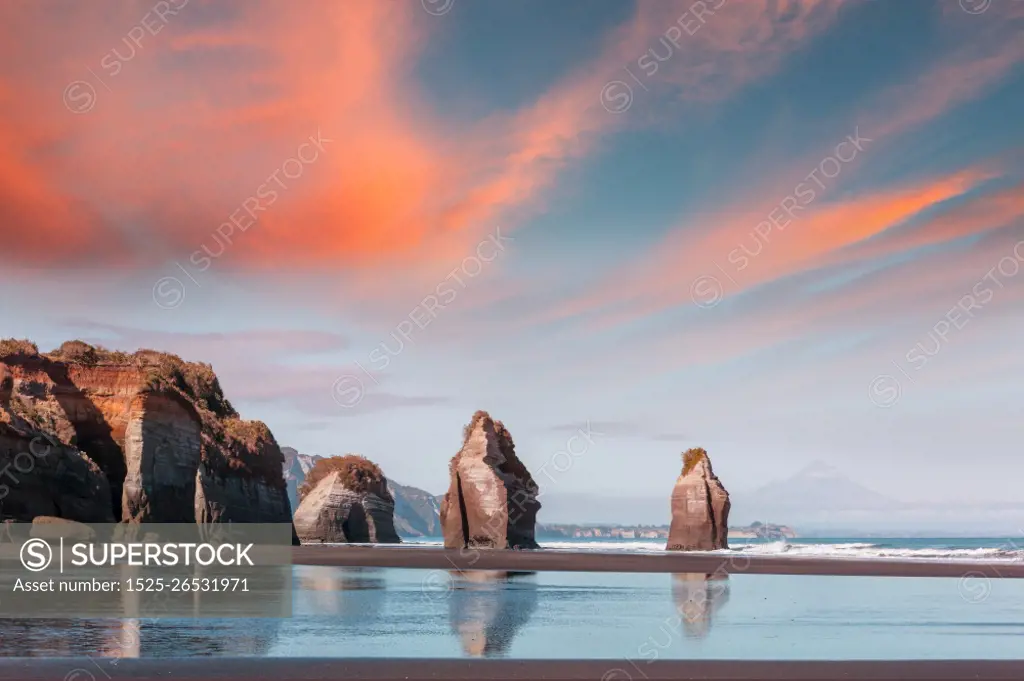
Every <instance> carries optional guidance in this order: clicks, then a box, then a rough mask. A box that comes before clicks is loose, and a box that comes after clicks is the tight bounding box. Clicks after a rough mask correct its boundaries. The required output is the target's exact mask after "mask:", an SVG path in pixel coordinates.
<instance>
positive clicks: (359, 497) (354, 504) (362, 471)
mask: <svg viewBox="0 0 1024 681" xmlns="http://www.w3.org/2000/svg"><path fill="white" fill-rule="evenodd" d="M300 496H301V499H302V501H301V502H300V503H299V508H298V509H297V510H296V511H295V531H296V533H297V534H298V536H299V539H301V540H302V541H303V542H324V543H361V544H365V543H369V544H397V543H399V542H400V541H401V540H400V539H399V538H398V534H397V533H396V532H395V524H394V515H395V501H394V498H392V496H391V492H390V491H389V490H388V481H387V479H386V478H385V477H384V474H383V473H382V472H381V470H380V468H379V467H378V466H377V465H376V464H374V463H372V462H370V461H368V460H367V459H365V458H363V457H361V456H351V455H350V456H335V457H330V458H327V459H320V460H319V461H317V463H316V465H314V466H313V468H312V470H310V472H309V476H308V477H307V479H306V481H305V483H304V484H303V486H302V488H301V489H300Z"/></svg>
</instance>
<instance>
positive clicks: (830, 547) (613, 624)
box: [0, 538, 1024, 670]
mask: <svg viewBox="0 0 1024 681" xmlns="http://www.w3.org/2000/svg"><path fill="white" fill-rule="evenodd" d="M438 542H439V540H430V539H426V540H421V541H419V542H409V544H410V545H409V546H407V547H403V548H401V549H396V550H416V549H415V546H414V544H416V543H423V544H431V545H433V544H436V543H438ZM731 544H732V545H733V548H732V549H730V551H731V552H735V553H737V554H743V553H772V554H782V555H794V556H808V555H814V556H821V557H826V556H827V557H834V558H839V559H842V558H845V557H856V558H873V559H877V560H888V559H895V558H901V559H906V558H912V559H918V560H925V561H931V560H942V561H951V560H953V561H962V562H964V563H965V564H969V563H970V562H972V561H979V560H985V561H1021V560H1024V553H1022V551H1021V550H1020V549H1018V548H1015V544H1014V543H1013V540H1012V538H1001V539H1000V538H997V539H878V538H865V539H848V538H844V539H831V540H830V539H800V540H791V541H787V542H765V541H756V540H736V541H733V542H731ZM544 545H545V546H546V547H550V548H551V549H552V550H604V551H660V550H662V544H661V543H660V542H658V543H655V542H653V541H650V540H635V541H631V540H581V541H558V542H545V543H544ZM292 573H293V614H292V617H290V618H278V619H269V618H268V619H191V620H190V619H145V620H115V619H105V620H100V619H51V620H40V619H22V620H6V621H5V622H4V626H3V628H2V632H0V656H5V657H71V656H87V655H89V656H108V657H179V656H230V657H237V656H267V657H310V656H312V657H358V658H403V657H408V658H414V657H431V658H477V657H480V658H511V659H573V658H599V659H618V660H625V661H626V663H627V664H630V665H632V666H633V667H636V668H637V669H638V670H642V668H643V665H644V664H647V663H648V662H649V661H652V660H659V659H723V660H742V659H775V660H801V659H806V660H862V659H876V660H902V659H957V658H960V659H1016V658H1019V657H1020V655H1021V644H1020V641H1021V640H1022V639H1021V636H1022V635H1024V621H1022V620H1021V618H1020V609H1021V606H1022V605H1024V580H1018V579H988V578H985V577H982V576H981V575H980V574H972V573H971V572H970V571H969V569H965V575H966V576H965V577H963V578H959V579H950V578H911V577H898V578H897V577H838V576H791V575H759V574H733V575H730V576H729V577H728V578H726V579H720V578H719V579H716V578H713V577H712V578H709V576H708V575H704V574H675V575H672V574H646V573H629V574H620V573H572V572H547V573H525V574H509V573H498V572H483V571H480V572H469V573H464V574H459V573H451V572H447V571H437V570H412V569H397V568H386V569H383V568H380V569H378V568H369V569H368V568H363V569H357V568H332V567H313V566H296V567H294V568H293V569H292ZM620 666H621V665H620Z"/></svg>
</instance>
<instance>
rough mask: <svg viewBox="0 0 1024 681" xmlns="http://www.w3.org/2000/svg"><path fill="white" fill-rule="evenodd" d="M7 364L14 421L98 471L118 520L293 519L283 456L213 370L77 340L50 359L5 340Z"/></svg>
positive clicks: (1, 344)
mask: <svg viewBox="0 0 1024 681" xmlns="http://www.w3.org/2000/svg"><path fill="white" fill-rule="evenodd" d="M0 363H3V364H4V365H5V366H6V370H7V372H8V374H9V378H10V384H11V395H12V399H10V400H9V402H10V403H11V404H12V405H14V406H13V407H12V408H11V411H12V413H15V414H16V415H18V416H19V417H20V418H22V419H23V420H24V421H26V422H28V423H30V424H32V425H33V427H34V428H36V429H37V430H38V431H39V432H41V433H44V434H47V435H49V436H50V437H51V438H53V439H54V440H56V441H57V442H59V443H60V444H61V445H63V446H66V447H69V448H71V449H77V450H79V451H81V452H83V453H84V454H85V455H86V456H87V458H88V459H89V460H91V461H94V462H95V465H96V467H97V468H98V469H99V470H100V471H101V472H102V476H103V477H104V478H105V479H106V483H107V487H108V489H109V492H108V495H109V501H108V504H107V506H108V508H109V509H110V514H111V516H112V517H113V519H115V520H125V521H129V522H194V521H199V522H229V521H232V522H290V520H291V506H290V504H289V503H288V497H287V492H286V488H285V483H284V477H283V475H282V474H281V464H282V462H283V457H282V455H281V451H280V448H279V447H278V446H277V443H276V441H275V440H274V438H273V435H272V434H270V431H269V429H267V427H266V426H265V425H264V424H262V423H259V422H250V421H242V420H241V419H240V418H239V416H238V413H237V412H236V411H235V410H234V408H233V407H232V406H231V404H230V402H228V400H227V399H226V398H225V397H224V394H223V391H222V390H221V387H220V383H219V381H218V380H217V377H216V375H215V374H214V372H213V369H212V367H210V366H209V365H208V364H201V363H192V362H185V361H184V360H182V359H181V358H180V357H177V356H176V355H170V354H167V353H161V352H156V351H152V350H139V351H137V352H135V353H132V354H128V353H123V352H113V351H109V350H105V349H102V348H96V347H93V346H91V345H88V344H86V343H82V342H81V341H69V342H67V343H64V344H63V345H62V346H61V347H60V348H59V349H58V350H56V351H54V352H51V353H47V354H41V353H39V352H38V350H37V349H36V348H35V346H34V345H32V344H30V343H27V342H24V341H0ZM15 397H16V398H17V399H13V398H15ZM42 515H60V516H62V517H70V516H67V515H65V514H62V513H45V514H42Z"/></svg>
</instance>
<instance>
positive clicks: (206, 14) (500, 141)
mask: <svg viewBox="0 0 1024 681" xmlns="http://www.w3.org/2000/svg"><path fill="white" fill-rule="evenodd" d="M107 4H117V7H116V11H112V12H110V13H105V12H95V11H92V12H87V11H84V10H80V9H78V8H70V9H69V8H67V7H65V6H64V5H59V6H58V5H51V4H47V3H28V2H24V3H15V5H16V11H15V12H13V13H12V16H13V18H12V20H11V21H9V22H8V23H7V24H6V25H5V27H4V28H0V31H2V32H3V34H2V35H0V43H5V41H6V43H5V44H6V45H7V46H8V47H6V48H0V49H4V50H5V52H6V54H5V55H4V56H5V57H9V58H8V59H7V60H6V63H8V64H23V63H24V64H33V67H32V69H31V70H29V69H28V68H27V67H22V68H16V69H14V70H12V71H11V73H10V74H9V75H7V76H6V77H5V79H4V81H3V85H2V86H0V87H2V88H3V90H0V92H16V93H17V98H16V99H14V100H9V102H10V106H8V107H6V108H7V112H6V113H2V114H0V116H2V117H3V118H2V119H0V122H2V123H3V127H4V128H5V129H7V131H8V134H7V135H5V136H4V137H3V138H2V140H0V142H2V144H3V145H4V149H5V151H7V152H8V153H7V154H6V155H5V158H4V159H3V160H0V164H3V168H2V169H0V177H4V178H19V179H18V183H17V184H14V183H13V182H12V183H11V184H10V185H9V186H10V187H14V186H18V187H19V191H18V194H19V196H20V197H21V198H20V199H19V202H17V203H15V202H11V203H9V204H8V205H9V206H17V207H16V208H13V209H9V215H8V216H7V217H9V218H10V219H9V220H7V221H5V222H4V223H3V224H2V225H0V230H2V232H0V236H2V238H3V239H4V241H5V242H6V243H7V244H9V245H10V250H11V252H12V253H17V254H18V255H19V256H20V257H22V258H23V259H24V260H25V263H26V264H33V263H38V262H39V260H38V258H41V257H43V255H44V254H43V253H42V251H43V248H42V246H43V244H44V243H46V244H52V243H54V242H56V243H58V244H65V245H67V251H66V252H65V251H62V250H61V249H60V248H54V247H51V248H49V249H47V253H46V254H45V255H46V257H47V262H52V263H54V264H55V263H57V262H64V261H66V260H67V259H68V258H69V257H70V256H72V255H81V254H82V253H83V250H82V249H83V248H84V247H86V246H88V245H89V244H93V245H95V244H101V245H102V248H100V249H98V250H99V251H100V252H102V253H104V254H105V255H106V256H107V257H116V258H118V260H120V261H125V260H128V259H131V260H132V261H134V262H135V263H136V264H137V265H140V266H141V265H147V264H151V263H153V262H155V261H159V260H163V259H167V258H179V259H180V258H184V259H188V258H189V257H190V255H191V254H193V253H195V252H197V251H201V253H200V254H199V257H200V258H203V257H212V255H208V254H205V251H211V252H212V253H219V252H222V251H223V252H224V253H225V255H224V262H225V263H234V264H243V265H246V266H250V267H253V266H254V267H260V268H268V267H299V266H301V267H310V266H313V267H317V266H319V267H327V268H331V267H335V266H337V265H339V264H346V265H351V264H372V263H374V262H378V261H380V260H382V259H396V258H397V259H399V260H401V261H404V262H406V263H412V264H414V265H415V264H417V263H421V262H423V261H424V260H430V259H436V258H438V257H444V258H450V257H452V256H454V255H457V254H459V253H461V250H462V249H464V247H465V235H464V234H460V233H469V234H474V233H487V232H489V231H491V230H492V229H493V228H494V225H495V223H496V222H498V221H499V219H502V218H504V217H506V216H509V215H511V214H515V212H517V211H520V210H521V209H523V208H529V206H530V205H532V204H534V203H535V202H537V201H538V200H540V199H541V198H542V197H543V194H544V192H545V191H546V190H547V189H548V188H549V187H550V186H551V185H552V183H553V182H554V181H555V179H556V177H557V173H558V171H559V170H560V169H561V168H562V167H563V166H564V165H565V164H566V163H567V162H570V161H572V160H573V159H576V158H579V157H581V156H583V155H585V154H587V153H589V152H590V151H592V149H593V148H594V146H595V143H596V141H597V140H598V139H600V137H601V136H602V135H605V134H607V133H609V132H612V131H614V130H616V129H618V128H619V127H621V126H622V125H624V124H628V119H627V118H623V117H616V116H614V115H612V114H610V113H609V112H608V111H606V110H605V109H604V108H603V107H602V106H601V100H600V96H601V92H602V87H603V86H604V84H605V83H606V82H608V80H609V79H612V78H621V77H624V75H623V74H624V71H623V69H624V68H626V67H628V66H630V65H631V64H632V65H633V68H634V69H635V68H636V65H635V61H636V60H637V59H638V58H639V57H641V56H642V55H644V54H645V53H646V52H647V50H648V49H652V50H653V49H655V47H656V46H659V45H660V47H658V49H660V52H659V53H658V54H660V55H662V56H663V55H664V54H665V52H664V50H665V46H666V44H668V45H669V46H670V47H672V50H673V52H672V55H671V58H670V59H668V60H667V61H665V62H664V63H662V64H660V68H659V71H658V73H657V74H656V75H653V76H651V79H650V81H649V83H650V87H651V88H652V89H653V88H656V87H658V86H659V85H660V86H665V87H683V88H684V89H686V90H687V91H688V92H692V93H693V96H694V97H695V98H699V99H701V98H703V99H706V98H708V97H709V96H710V97H721V96H726V95H727V94H728V93H729V92H731V91H733V90H734V89H735V88H737V87H740V86H742V85H743V84H745V83H746V82H749V81H750V80H751V79H753V78H756V77H757V75H758V74H759V73H762V72H763V71H764V69H766V68H770V67H771V65H772V64H774V63H776V62H777V60H778V57H779V56H780V55H781V54H783V53H785V52H786V51H787V50H789V49H791V48H792V46H793V45H795V44H796V43H797V42H799V41H800V40H802V39H803V38H804V37H805V36H806V35H807V34H808V33H809V32H812V31H813V30H817V27H820V26H822V25H825V24H827V16H828V15H829V14H830V11H826V10H827V9H828V8H829V7H834V6H835V4H834V3H815V2H807V3H789V4H788V5H787V7H790V8H791V9H792V10H793V11H791V12H787V14H786V16H785V17H782V16H780V15H778V14H777V12H776V10H775V8H776V6H777V3H774V2H769V0H764V1H763V2H757V3H753V2H752V3H728V4H726V5H725V6H724V7H722V8H721V9H720V10H719V11H715V12H714V13H713V14H711V15H708V16H705V17H704V18H703V20H702V22H701V23H700V26H699V30H698V31H697V32H696V33H694V34H693V35H686V34H684V33H682V30H681V29H680V28H679V26H680V24H679V21H680V20H681V17H683V15H684V14H685V13H686V12H688V11H690V9H691V8H692V3H691V2H679V3H676V4H666V3H641V4H640V5H639V6H638V11H637V14H636V16H634V17H633V18H632V19H631V20H630V21H628V22H626V23H625V24H623V25H622V26H620V27H619V28H618V29H616V30H615V31H613V32H612V33H611V34H610V35H609V36H608V38H607V40H605V41H604V45H603V48H602V50H601V51H600V52H599V54H598V55H597V56H596V57H595V58H594V59H593V60H592V61H591V62H590V63H587V64H585V65H583V66H582V67H580V68H578V69H575V70H573V71H571V72H570V73H568V74H566V76H565V77H563V78H561V79H560V80H558V81H556V83H555V84H554V85H553V86H552V87H551V88H550V89H549V90H548V91H547V92H546V93H544V94H543V95H541V96H540V97H539V98H538V99H537V100H536V101H535V102H532V103H529V104H526V105H525V106H523V107H522V108H520V109H519V110H518V111H514V112H507V113H503V114H500V115H496V116H492V117H489V118H487V119H485V120H482V121H479V122H477V123H476V124H472V123H471V124H468V125H463V126H462V127H461V129H459V130H458V131H454V130H450V129H448V128H449V126H448V125H447V124H446V123H445V122H444V121H441V120H438V119H437V118H436V116H435V115H433V114H432V113H431V111H430V110H429V108H427V107H425V106H424V105H423V98H422V97H421V96H420V93H419V92H418V87H417V83H416V78H415V74H414V72H413V69H414V67H415V65H416V62H417V59H418V57H419V53H420V51H421V49H422V47H423V45H424V44H425V40H426V38H427V37H428V36H427V34H426V31H427V30H429V29H428V27H430V26H433V25H436V24H431V23H430V22H426V21H423V19H424V18H425V17H424V15H423V14H422V12H420V9H419V7H418V6H417V4H416V3H415V2H413V3H382V2H376V1H374V0H359V1H353V2H346V3H343V4H338V3H334V2H326V1H314V2H310V3H307V5H305V6H304V8H303V11H302V12H295V11H294V10H292V9H289V8H288V7H286V6H284V5H281V4H279V3H270V2H267V3H260V2H245V3H243V2H237V3H220V4H218V5H217V6H216V11H214V9H213V7H212V6H210V5H205V4H202V3H199V2H196V1H195V0H194V1H193V2H189V3H183V2H182V0H176V1H175V2H172V3H170V4H171V5H173V6H175V7H178V11H177V12H176V13H174V14H172V15H170V16H166V17H162V18H160V19H159V20H157V19H155V18H154V16H153V5H152V4H151V3H148V2H133V3H105V5H104V6H106V5H107ZM708 4H709V5H714V4H715V3H708ZM822 8H825V9H824V10H823V9H822ZM773 12H774V13H773ZM823 17H825V19H823ZM689 21H691V20H687V22H689ZM143 25H145V26H147V27H148V29H147V32H145V33H144V32H143V29H142V28H140V26H143ZM691 26H692V24H691ZM154 27H155V28H157V29H159V30H158V32H156V33H155V34H153V33H151V32H150V31H151V30H152V29H153V28H154ZM132 36H134V37H135V45H134V46H133V45H132V42H131V40H132ZM666 36H669V37H672V38H673V40H675V43H676V44H675V45H674V46H673V45H672V44H671V43H666V42H665V40H666ZM29 37H31V40H29ZM652 54H653V52H652ZM27 55H32V58H31V59H27V60H26V59H24V58H25V57H26V56H27ZM16 57H17V58H16ZM698 63H700V64H711V63H721V64H722V68H721V69H720V70H719V72H718V73H717V74H716V78H715V79H714V81H713V83H712V82H711V81H710V80H709V79H708V78H707V74H706V73H704V72H702V71H701V70H700V69H696V68H695V65H696V64H698ZM73 81H82V83H84V84H81V83H80V84H78V86H77V87H78V89H77V90H74V91H73V92H72V95H74V97H73V98H72V99H71V100H70V101H69V102H67V105H68V106H67V107H65V106H64V105H63V104H62V102H61V99H60V94H61V92H62V91H63V89H64V87H65V86H66V85H67V84H68V83H71V82H73ZM83 88H85V89H83ZM90 93H91V95H92V96H93V97H94V99H93V100H91V102H92V103H93V104H94V106H93V107H92V108H91V109H89V110H88V111H86V112H81V113H80V115H75V114H74V113H72V112H70V111H68V108H75V107H82V106H84V105H87V104H89V103H90V100H87V99H85V98H84V95H88V94H90ZM12 108H13V109H15V110H16V111H15V112H14V113H11V109H12ZM640 120H642V118H641V117H637V122H639V121H640ZM30 123H31V125H33V126H41V127H43V128H46V129H48V131H49V132H48V134H49V135H50V136H51V138H52V139H51V144H52V146H53V148H54V149H55V151H54V152H53V153H52V154H50V155H48V156H47V157H46V158H44V159H43V160H42V161H40V162H38V163H32V164H27V163H26V161H25V159H27V158H35V157H34V156H33V151H34V149H33V147H32V146H31V142H30V140H29V139H28V137H29V136H28V135H27V134H26V133H27V130H28V127H29V124H30ZM318 131H320V132H321V133H322V136H323V137H324V138H327V139H330V140H332V141H331V142H330V143H329V144H326V145H325V147H324V151H323V153H322V154H320V155H319V156H318V158H317V159H316V161H315V162H314V163H310V164H308V165H306V166H305V167H303V169H302V175H301V177H299V178H296V179H295V181H294V182H288V183H287V184H288V186H287V188H281V187H279V189H280V191H279V192H278V194H279V196H278V198H277V199H275V201H274V202H273V205H272V206H263V208H265V210H256V209H255V208H253V210H252V211H250V212H251V213H252V217H256V215H255V214H256V213H258V217H256V223H255V224H254V225H252V226H251V228H250V227H247V228H246V229H244V230H243V229H242V228H241V227H239V226H237V225H236V226H235V227H234V228H232V227H231V226H230V225H227V226H224V227H222V225H224V224H225V223H228V222H229V219H230V216H232V215H233V214H238V213H239V210H240V209H243V207H244V206H245V205H246V201H249V200H252V199H253V197H254V195H255V194H256V193H257V192H258V191H259V189H260V188H261V187H262V186H263V185H265V184H266V183H267V182H268V177H270V176H271V175H272V174H273V173H275V172H280V170H281V167H282V164H283V163H285V162H286V161H287V160H288V159H290V158H293V157H294V156H295V155H296V153H297V152H296V149H297V147H298V146H299V145H300V144H302V143H303V142H304V141H305V140H306V139H307V138H308V137H309V136H310V135H316V134H317V132H318ZM293 167H295V166H294V165H293ZM249 205H250V206H253V205H254V204H252V203H250V204H249ZM43 208H46V209H47V210H48V211H49V213H50V219H49V220H48V222H47V223H46V224H47V226H46V227H45V228H44V229H36V230H34V232H33V230H32V229H31V228H29V226H28V225H30V224H33V223H34V222H35V221H36V219H37V218H35V217H33V216H34V215H35V214H37V213H42V212H43V210H42V209H43ZM243 213H244V210H243ZM241 222H242V223H247V222H251V220H247V219H244V218H243V219H242V220H241ZM503 226H505V223H503ZM514 226H515V225H514V223H511V224H508V225H507V227H506V228H507V229H509V230H511V229H512V228H513V227H514ZM218 230H220V231H221V234H219V235H218V234H217V231H218ZM225 233H229V234H230V239H231V243H230V246H229V247H226V244H225V243H224V242H225V241H226V239H227V237H226V236H225ZM43 235H45V237H44V236H43ZM456 235H458V236H456Z"/></svg>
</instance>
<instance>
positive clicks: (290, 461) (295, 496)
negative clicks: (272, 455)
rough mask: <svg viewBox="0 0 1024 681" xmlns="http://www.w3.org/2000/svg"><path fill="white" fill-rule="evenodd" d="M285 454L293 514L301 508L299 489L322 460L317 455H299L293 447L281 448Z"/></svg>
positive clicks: (286, 474) (285, 470)
mask: <svg viewBox="0 0 1024 681" xmlns="http://www.w3.org/2000/svg"><path fill="white" fill-rule="evenodd" d="M281 453H282V454H284V481H285V483H287V485H288V500H289V501H291V502H292V513H295V509H297V508H298V507H299V487H301V486H302V483H303V482H305V480H306V475H307V474H308V473H309V471H310V470H311V469H312V468H313V465H314V464H315V463H316V462H317V461H318V460H319V459H322V458H323V457H322V456H316V455H315V454H299V452H298V450H296V449H294V448H292V447H281Z"/></svg>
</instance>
